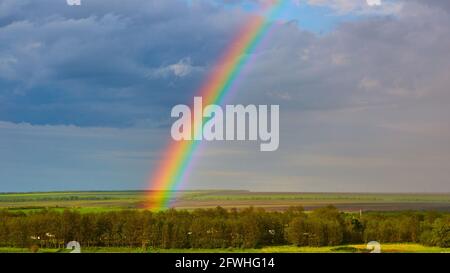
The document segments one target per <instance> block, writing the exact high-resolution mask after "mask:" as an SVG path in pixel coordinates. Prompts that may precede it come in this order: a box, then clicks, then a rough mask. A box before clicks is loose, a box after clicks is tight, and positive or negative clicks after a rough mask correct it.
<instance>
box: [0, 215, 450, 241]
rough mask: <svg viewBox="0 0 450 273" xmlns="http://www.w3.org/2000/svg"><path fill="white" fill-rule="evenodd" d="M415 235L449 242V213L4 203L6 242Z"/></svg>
mask: <svg viewBox="0 0 450 273" xmlns="http://www.w3.org/2000/svg"><path fill="white" fill-rule="evenodd" d="M372 240H375V241H378V242H380V243H386V242H402V243H405V242H417V243H422V244H426V245H435V246H440V247H450V214H449V213H438V212H397V213H367V214H366V213H365V214H363V215H362V216H360V215H359V214H349V213H342V212H339V211H338V210H337V209H336V208H335V207H332V206H328V207H324V208H319V209H316V210H314V211H312V212H307V213H306V212H304V211H303V209H302V208H301V207H293V208H290V209H288V210H287V211H285V212H268V211H265V210H263V209H256V208H248V209H243V210H239V211H238V210H236V209H232V210H225V209H223V208H220V207H218V208H216V209H206V210H205V209H199V210H195V211H192V212H188V211H182V210H181V211H178V210H167V211H163V212H150V211H136V210H134V211H133V210H130V211H117V212H98V213H86V214H81V213H79V212H77V211H76V210H66V211H64V212H57V211H52V210H43V211H39V212H31V213H23V212H11V211H7V210H3V211H0V246H4V247H30V246H32V245H37V246H39V247H41V248H44V247H46V248H63V247H64V246H65V244H66V243H68V242H69V241H78V242H80V243H81V245H82V246H84V247H94V246H96V247H143V248H147V247H153V248H229V247H232V248H258V247H263V246H271V245H285V244H295V245H298V246H327V245H341V244H351V243H365V242H368V241H372Z"/></svg>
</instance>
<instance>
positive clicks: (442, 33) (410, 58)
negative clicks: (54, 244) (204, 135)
mask: <svg viewBox="0 0 450 273" xmlns="http://www.w3.org/2000/svg"><path fill="white" fill-rule="evenodd" d="M81 1H82V5H81V6H68V5H67V4H66V1H65V0H40V1H35V0H1V1H0V192H28V191H51V190H121V189H147V188H148V187H149V185H150V183H149V178H150V177H151V174H152V173H153V172H154V169H155V168H156V166H157V164H158V162H159V161H160V160H161V155H162V153H163V152H164V148H165V145H166V143H167V141H168V140H169V139H170V126H171V124H172V122H173V121H174V120H173V119H171V117H170V111H171V108H172V107H173V106H174V105H177V104H191V103H192V100H193V96H194V95H195V94H196V93H197V91H198V88H199V87H200V86H201V83H202V82H203V80H204V79H205V78H206V77H207V75H208V73H209V72H210V71H211V69H212V68H213V67H214V64H215V62H216V61H217V60H218V58H219V56H220V55H221V53H222V52H223V51H224V50H225V49H226V48H227V46H229V44H230V42H231V41H232V40H233V37H234V35H235V34H236V33H237V32H238V30H239V29H240V28H242V26H243V25H244V24H245V22H246V20H248V18H249V16H251V15H254V14H255V13H258V7H259V5H260V4H261V1H262V0H209V1H206V0H189V1H188V0H128V1H122V0H81ZM285 1H286V3H285V6H284V7H283V9H282V10H281V12H280V14H278V15H277V17H276V18H275V19H276V20H275V21H274V22H273V23H274V24H273V28H271V31H270V33H268V35H267V36H266V37H265V38H264V39H263V41H262V42H261V44H260V45H259V46H258V47H257V48H256V50H255V51H254V52H253V56H252V58H251V59H252V62H251V63H250V64H249V65H248V66H246V67H245V69H244V71H243V75H242V77H240V81H239V84H238V85H237V86H236V92H234V93H233V96H232V97H231V98H229V101H228V102H227V103H231V104H245V105H246V104H278V105H280V147H279V149H278V150H277V151H275V152H260V150H259V144H258V143H255V142H237V141H235V142H211V143H205V144H204V145H202V147H201V150H200V151H199V152H198V153H197V154H196V159H195V164H194V165H193V167H192V172H191V173H190V175H189V177H188V179H187V180H186V181H185V182H184V184H183V189H246V190H252V191H296V192H298V191H305V192H311V191H312V192H334V191H338V192H450V181H449V177H450V125H449V123H448V117H449V116H450V107H448V105H449V103H450V91H449V86H450V77H449V71H450V58H449V56H450V4H449V3H450V2H449V1H447V0H408V1H404V0H390V1H389V0H367V1H366V0H285Z"/></svg>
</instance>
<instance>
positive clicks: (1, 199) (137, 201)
mask: <svg viewBox="0 0 450 273" xmlns="http://www.w3.org/2000/svg"><path fill="white" fill-rule="evenodd" d="M159 194H166V193H164V192H147V191H89V192H83V191H80V192H39V193H0V208H4V209H10V210H23V211H33V210H39V209H44V208H45V209H48V208H51V209H56V210H63V209H67V208H69V209H78V210H80V211H81V212H95V211H111V210H121V209H144V208H145V207H146V204H147V203H148V202H149V201H151V198H152V196H155V195H159ZM173 196H174V202H173V206H174V207H176V208H178V209H188V210H192V209H196V208H213V207H217V206H222V207H224V208H243V207H249V206H254V207H262V208H265V209H267V210H284V209H286V208H288V207H290V206H303V207H305V209H306V210H311V209H314V208H317V207H321V206H324V205H328V204H332V205H335V206H336V207H338V208H339V209H341V210H343V211H359V210H360V209H362V210H369V211H370V210H372V211H373V210H374V211H395V210H440V211H450V194H449V193H442V194H414V193H405V194H383V193H283V192H250V191H231V190H204V191H179V192H176V193H174V194H173Z"/></svg>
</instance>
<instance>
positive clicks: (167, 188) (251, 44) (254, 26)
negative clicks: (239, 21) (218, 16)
mask: <svg viewBox="0 0 450 273" xmlns="http://www.w3.org/2000/svg"><path fill="white" fill-rule="evenodd" d="M283 2H284V1H283V0H271V1H270V0H269V1H267V3H265V4H264V5H263V8H264V11H265V13H266V14H265V16H256V15H254V16H251V18H250V19H249V20H248V22H247V23H246V24H245V26H244V27H243V28H242V29H241V30H240V32H239V33H238V34H237V35H236V37H235V38H234V40H233V41H232V43H231V45H230V46H229V47H228V48H227V50H226V51H225V53H224V54H223V55H222V57H221V58H220V59H219V61H218V62H217V64H216V66H215V68H214V69H213V71H212V72H211V73H210V75H209V76H208V78H207V79H206V81H205V82H204V84H203V85H202V87H201V88H200V90H199V92H198V93H197V95H196V96H200V97H202V98H203V104H204V105H208V104H219V105H220V104H221V102H222V101H223V99H224V96H225V95H226V94H227V92H229V90H230V89H231V86H232V85H233V83H234V82H235V81H236V79H237V76H238V75H239V73H240V72H241V70H242V69H243V67H244V66H245V64H246V63H247V62H248V60H249V57H250V53H251V52H252V51H253V50H254V49H255V47H256V46H257V45H258V43H259V42H260V41H261V39H262V37H263V36H264V35H265V33H266V32H267V30H268V29H269V27H270V25H271V22H272V19H273V18H274V16H275V15H276V14H277V12H278V11H279V10H280V8H281V6H282V3H283ZM199 127H200V126H196V125H193V128H199ZM200 142H201V141H198V140H197V141H196V140H191V141H173V140H172V141H171V142H170V143H169V145H168V148H167V149H166V150H165V151H164V154H163V156H164V157H163V158H162V161H161V163H160V164H159V165H158V168H157V169H156V170H155V172H154V174H153V175H152V177H151V179H150V184H151V185H150V189H151V190H150V191H149V193H148V195H149V196H148V208H150V209H152V210H161V209H165V208H167V207H168V206H169V205H170V201H171V199H172V197H173V194H174V193H175V191H176V190H177V189H178V187H179V185H180V183H181V182H182V181H183V178H184V176H185V175H186V171H187V169H188V166H189V163H190V161H191V160H192V157H193V155H194V152H195V150H196V149H197V147H198V145H199V144H200Z"/></svg>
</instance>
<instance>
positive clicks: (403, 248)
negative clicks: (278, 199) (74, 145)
mask: <svg viewBox="0 0 450 273" xmlns="http://www.w3.org/2000/svg"><path fill="white" fill-rule="evenodd" d="M81 250H82V252H83V253H354V252H357V253H364V252H368V250H367V249H366V246H365V245H344V246H326V247H297V246H271V247H263V248H260V249H240V248H224V249H222V248H219V249H147V250H144V249H142V248H126V247H122V248H121V247H91V248H82V249H81ZM381 251H382V252H386V253H450V248H440V247H430V246H424V245H420V244H409V243H401V244H382V245H381ZM30 252H31V251H30V250H29V249H27V248H6V247H0V253H30ZM68 252H70V250H66V249H39V251H38V253H68Z"/></svg>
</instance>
